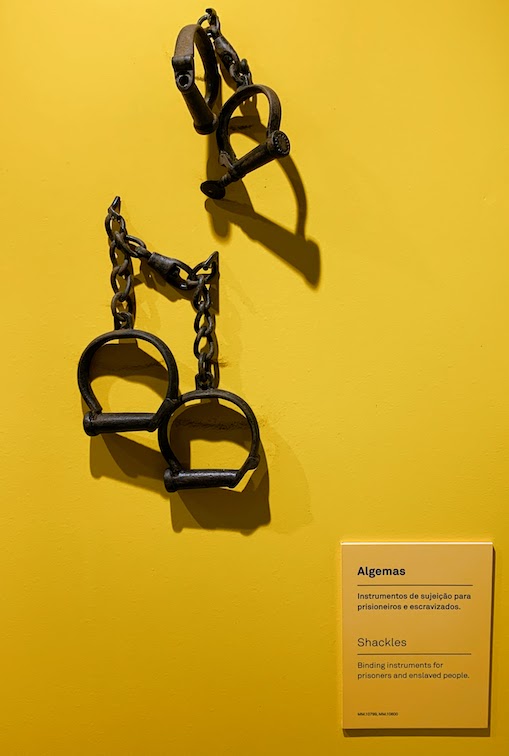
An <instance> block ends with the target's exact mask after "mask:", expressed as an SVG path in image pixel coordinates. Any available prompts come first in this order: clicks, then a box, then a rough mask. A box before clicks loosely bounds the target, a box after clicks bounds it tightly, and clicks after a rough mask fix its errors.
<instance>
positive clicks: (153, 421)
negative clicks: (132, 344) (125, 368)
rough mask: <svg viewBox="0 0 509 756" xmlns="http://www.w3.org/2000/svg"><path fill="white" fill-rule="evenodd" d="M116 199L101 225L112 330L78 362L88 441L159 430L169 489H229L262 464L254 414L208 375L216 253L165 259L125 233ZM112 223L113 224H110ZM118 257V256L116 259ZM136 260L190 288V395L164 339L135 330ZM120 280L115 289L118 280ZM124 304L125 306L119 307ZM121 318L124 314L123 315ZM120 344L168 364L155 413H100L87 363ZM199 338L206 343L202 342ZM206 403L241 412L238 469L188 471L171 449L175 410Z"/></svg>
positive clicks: (210, 369) (171, 281) (210, 370)
mask: <svg viewBox="0 0 509 756" xmlns="http://www.w3.org/2000/svg"><path fill="white" fill-rule="evenodd" d="M120 204H121V203H120V197H116V198H115V199H114V201H113V202H112V204H111V206H110V207H109V208H108V214H107V216H106V220H105V228H106V232H107V235H108V238H109V243H110V258H111V260H112V263H113V271H112V274H111V277H110V282H111V285H112V288H113V291H114V295H113V298H112V301H111V309H112V314H113V319H114V326H115V330H113V331H109V332H108V333H104V334H102V335H100V336H98V337H97V338H95V339H93V340H92V341H91V342H90V344H89V345H88V346H87V347H86V348H85V350H84V351H83V354H82V355H81V358H80V360H79V364H78V388H79V390H80V393H81V396H82V398H83V400H84V402H85V404H86V406H87V407H88V412H86V413H85V416H84V418H83V427H84V430H85V433H86V434H87V435H88V436H97V435H100V434H103V433H123V432H132V431H135V432H136V431H148V432H149V433H151V432H154V431H156V430H157V432H158V440H159V448H160V450H161V453H162V454H163V456H164V458H165V460H166V462H167V464H168V469H167V470H166V471H165V473H164V484H165V487H166V490H167V491H177V490H181V489H194V488H217V487H226V488H234V487H235V486H237V485H238V483H240V481H241V480H242V478H243V477H244V475H245V474H246V473H247V472H248V470H254V469H255V468H256V467H257V466H258V463H259V460H260V456H259V449H260V431H259V427H258V423H257V420H256V417H255V415H254V412H253V410H252V409H251V407H250V406H249V405H248V404H247V402H245V401H244V399H242V398H241V397H240V396H237V394H233V393H232V392H230V391H223V390H221V389H219V388H218V386H217V378H218V376H217V375H216V376H215V377H214V374H213V367H212V365H213V361H214V359H215V357H214V344H215V336H214V332H215V321H214V318H213V316H212V315H211V313H210V308H211V304H212V302H211V297H210V287H211V285H212V282H213V281H214V280H216V279H217V277H218V276H219V255H218V253H217V252H213V253H212V254H211V255H210V256H209V257H208V258H207V259H206V260H205V261H203V262H201V263H198V265H196V266H195V267H194V268H192V267H190V266H189V265H186V264H185V263H184V262H182V261H181V260H177V259H176V258H173V257H167V256H166V255H161V254H158V253H155V252H151V251H150V250H148V249H147V246H146V244H145V242H143V241H142V240H141V239H138V238H137V237H135V236H132V235H131V234H129V233H128V232H127V227H126V223H125V219H124V218H123V217H122V215H121V214H120ZM113 224H116V227H114V225H113ZM118 253H120V257H119V256H118ZM133 258H136V259H139V260H142V261H145V262H146V263H147V265H148V266H149V267H150V268H152V269H153V270H155V271H157V272H158V273H159V274H160V275H161V276H162V277H163V278H164V280H165V281H166V282H167V283H169V284H170V285H171V286H173V287H174V288H176V289H179V290H181V291H188V292H189V291H193V292H194V293H193V306H194V308H195V310H196V313H197V314H196V316H195V319H194V330H195V332H196V338H195V343H194V348H193V351H194V355H195V357H196V358H197V360H198V372H197V374H196V379H195V381H196V387H195V390H194V391H189V392H188V393H185V394H180V393H179V373H178V368H177V363H176V361H175V358H174V356H173V353H172V351H171V349H170V348H169V347H168V346H167V345H166V344H165V342H164V341H162V339H160V338H159V337H158V336H155V335H154V334H152V333H149V332H148V331H141V330H138V329H136V328H135V327H134V319H135V301H134V298H133V296H132V295H131V290H132V285H133V284H132V277H133V265H132V260H133ZM119 277H120V279H121V280H123V281H124V284H123V287H122V288H120V287H119V281H118V279H119ZM125 306H127V309H124V307H125ZM121 315H123V316H124V317H120V316H121ZM117 340H135V341H138V340H141V341H145V342H148V343H149V344H151V345H152V346H153V347H155V348H156V349H157V351H158V352H159V354H160V355H161V357H162V358H163V361H164V365H165V366H166V371H167V376H168V385H167V388H166V392H165V395H164V397H163V399H162V402H161V404H160V406H159V408H158V409H157V410H156V411H155V412H153V413H148V412H104V411H103V407H102V404H101V402H100V401H99V399H98V398H97V396H96V394H95V392H94V390H93V388H92V362H93V359H94V357H95V355H96V354H97V352H98V351H99V350H100V349H101V348H102V347H104V346H105V345H106V344H108V343H110V342H114V341H117ZM203 340H204V341H205V342H206V344H203ZM203 400H215V401H219V400H223V401H226V402H229V403H230V404H232V405H234V406H235V407H236V408H237V409H239V410H240V411H241V413H242V414H243V415H244V417H245V418H246V421H247V425H248V428H249V432H250V436H251V441H250V446H249V451H248V454H247V457H246V459H245V461H244V463H243V464H242V465H241V466H240V467H239V468H238V469H210V468H206V469H185V468H184V466H183V465H182V463H181V462H180V461H179V459H178V457H177V455H176V454H175V452H174V451H173V449H172V446H171V442H170V426H171V423H172V421H173V419H174V418H175V415H176V413H177V411H178V410H179V409H180V408H182V407H183V406H184V405H186V404H187V403H192V402H196V401H203Z"/></svg>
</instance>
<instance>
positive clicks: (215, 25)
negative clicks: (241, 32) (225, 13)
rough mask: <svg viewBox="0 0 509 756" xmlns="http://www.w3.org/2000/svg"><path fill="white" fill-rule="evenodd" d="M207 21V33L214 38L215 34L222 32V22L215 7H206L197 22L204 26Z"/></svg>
mask: <svg viewBox="0 0 509 756" xmlns="http://www.w3.org/2000/svg"><path fill="white" fill-rule="evenodd" d="M205 21H207V23H208V27H207V28H206V29H205V31H206V32H207V34H210V36H211V37H212V38H214V36H217V35H218V34H221V22H220V21H219V16H218V15H217V13H216V11H215V10H214V8H205V13H204V15H203V16H200V18H199V19H198V21H197V22H196V23H197V24H199V25H200V26H202V24H204V23H205Z"/></svg>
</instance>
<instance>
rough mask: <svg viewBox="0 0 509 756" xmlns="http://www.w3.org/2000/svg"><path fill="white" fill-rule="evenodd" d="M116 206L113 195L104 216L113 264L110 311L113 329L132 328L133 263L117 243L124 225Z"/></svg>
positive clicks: (124, 231)
mask: <svg viewBox="0 0 509 756" xmlns="http://www.w3.org/2000/svg"><path fill="white" fill-rule="evenodd" d="M117 207H118V208H119V209H120V198H119V197H115V199H114V200H113V202H112V204H111V206H110V208H109V209H108V215H107V216H106V233H107V234H108V239H109V247H110V259H111V264H112V266H113V268H112V271H111V276H110V282H111V288H112V289H113V297H112V300H111V312H112V315H113V323H114V328H115V330H118V329H122V328H133V326H134V318H135V313H136V300H135V296H134V289H133V275H134V271H133V263H132V259H131V255H130V254H128V253H127V252H126V250H125V249H124V248H123V246H122V245H121V244H119V239H121V238H122V236H125V235H126V226H125V220H124V219H123V218H122V216H121V215H120V214H119V213H118V212H117V210H116V208H117Z"/></svg>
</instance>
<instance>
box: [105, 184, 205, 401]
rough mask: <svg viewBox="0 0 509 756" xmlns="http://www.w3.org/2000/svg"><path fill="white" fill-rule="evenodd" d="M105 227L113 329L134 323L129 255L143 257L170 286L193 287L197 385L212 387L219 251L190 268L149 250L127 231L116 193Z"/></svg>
mask: <svg viewBox="0 0 509 756" xmlns="http://www.w3.org/2000/svg"><path fill="white" fill-rule="evenodd" d="M105 227H106V233H107V235H108V239H109V242H110V258H111V261H112V264H113V270H112V272H111V286H112V288H113V298H112V300H111V311H112V313H113V319H114V323H115V330H117V329H120V328H133V326H134V317H135V297H134V289H133V282H132V277H133V275H134V273H133V264H132V258H133V257H136V258H137V259H140V260H142V259H143V260H146V262H147V264H148V265H149V266H150V267H151V268H153V269H154V270H156V271H157V272H158V273H159V274H160V275H161V276H162V277H163V278H164V279H165V281H167V282H168V283H169V284H171V286H174V287H175V288H176V289H179V290H180V291H193V306H194V308H195V310H196V317H195V319H194V330H195V332H196V338H195V340H194V354H195V357H196V359H197V360H198V373H197V374H196V387H197V388H199V389H203V390H205V389H208V388H213V387H214V383H215V378H214V372H213V365H214V363H216V357H217V340H216V337H215V317H214V315H212V313H211V312H210V309H211V295H210V288H211V283H212V281H213V279H214V278H215V277H216V276H218V275H219V254H218V253H217V252H213V253H212V254H211V255H210V256H209V257H208V258H207V259H206V260H204V261H203V262H201V263H198V265H196V266H195V267H194V268H191V267H190V266H189V265H186V263H184V262H182V261H181V260H177V259H175V258H173V257H167V256H166V255H160V254H158V253H157V252H150V251H149V250H148V249H147V245H146V244H145V242H144V241H143V240H142V239H138V237H136V236H132V235H131V234H128V233H127V226H126V222H125V219H124V217H123V216H122V215H121V214H120V197H115V199H114V200H113V202H112V203H111V205H110V207H109V208H108V214H107V215H106V220H105Z"/></svg>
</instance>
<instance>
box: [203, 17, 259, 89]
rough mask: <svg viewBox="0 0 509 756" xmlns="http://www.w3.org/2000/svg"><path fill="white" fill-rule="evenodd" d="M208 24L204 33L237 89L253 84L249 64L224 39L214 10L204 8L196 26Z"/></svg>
mask: <svg viewBox="0 0 509 756" xmlns="http://www.w3.org/2000/svg"><path fill="white" fill-rule="evenodd" d="M205 21H206V22H207V23H208V26H206V27H205V31H206V32H207V34H208V35H209V37H210V38H211V40H212V43H213V45H214V49H215V51H216V54H217V56H218V58H219V59H220V60H221V62H222V64H223V65H224V67H225V68H226V70H227V71H228V73H229V74H230V76H231V78H232V79H233V81H234V82H235V83H236V84H237V86H238V87H244V86H247V85H248V84H252V83H253V77H252V75H251V70H250V68H249V64H248V62H247V60H246V59H245V58H242V59H241V58H240V57H239V55H238V53H237V51H236V50H235V48H234V47H233V45H232V44H231V42H229V41H228V40H227V39H226V37H225V36H224V35H223V34H221V22H220V21H219V16H218V15H217V13H216V11H215V10H214V8H206V9H205V14H204V15H203V16H201V18H199V19H198V22H197V23H198V25H199V26H202V25H203V23H204V22H205Z"/></svg>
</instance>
